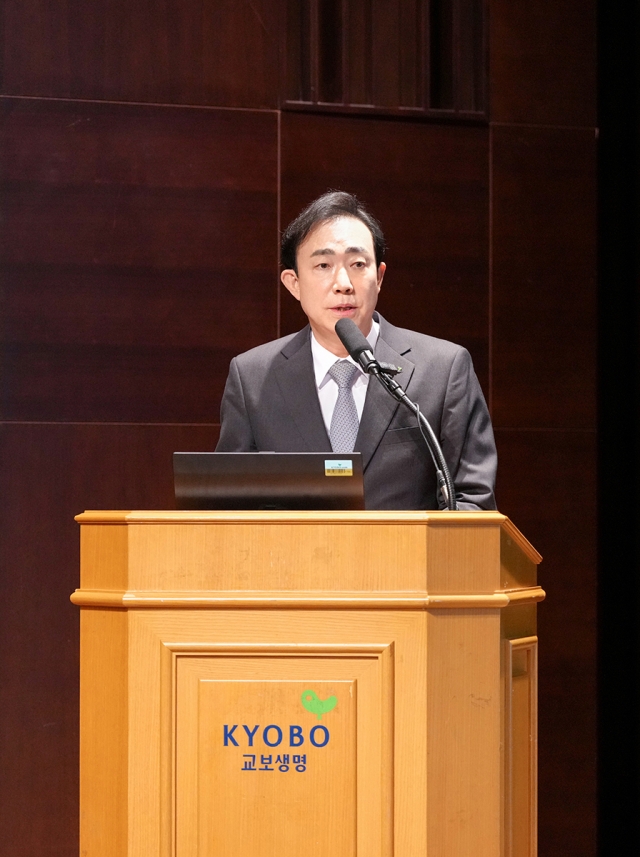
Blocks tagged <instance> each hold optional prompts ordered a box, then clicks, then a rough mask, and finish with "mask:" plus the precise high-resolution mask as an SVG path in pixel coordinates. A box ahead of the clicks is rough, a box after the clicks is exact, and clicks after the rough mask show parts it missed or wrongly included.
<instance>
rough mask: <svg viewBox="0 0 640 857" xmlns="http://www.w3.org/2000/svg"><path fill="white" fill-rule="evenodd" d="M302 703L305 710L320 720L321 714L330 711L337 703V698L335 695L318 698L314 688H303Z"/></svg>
mask: <svg viewBox="0 0 640 857" xmlns="http://www.w3.org/2000/svg"><path fill="white" fill-rule="evenodd" d="M302 704H303V705H304V707H305V708H306V709H307V711H310V712H311V713H312V714H315V715H316V717H317V718H318V720H322V715H323V714H326V713H327V712H328V711H332V710H333V709H334V708H335V707H336V705H337V704H338V700H337V698H336V697H335V696H330V697H328V698H327V699H320V697H319V696H318V694H317V693H316V692H315V690H305V691H304V693H303V694H302Z"/></svg>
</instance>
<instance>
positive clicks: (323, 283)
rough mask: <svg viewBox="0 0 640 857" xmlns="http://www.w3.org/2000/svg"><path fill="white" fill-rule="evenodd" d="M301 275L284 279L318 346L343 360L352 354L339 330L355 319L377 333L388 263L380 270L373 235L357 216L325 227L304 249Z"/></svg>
mask: <svg viewBox="0 0 640 857" xmlns="http://www.w3.org/2000/svg"><path fill="white" fill-rule="evenodd" d="M297 262H298V273H297V274H296V272H295V271H294V270H292V269H287V270H286V271H283V272H282V275H281V279H282V282H283V283H284V285H285V286H286V288H287V289H288V290H289V291H290V292H291V294H292V295H293V296H294V297H295V298H297V299H298V300H299V301H300V304H301V306H302V309H303V310H304V312H305V314H306V315H307V318H308V319H309V323H310V325H311V329H312V330H313V332H314V334H315V337H316V339H317V340H318V342H319V343H320V344H321V345H323V346H324V347H325V348H326V349H328V350H329V351H331V352H332V353H333V354H336V355H337V356H339V357H343V356H345V355H346V353H347V352H346V351H345V348H344V346H343V345H342V343H341V342H340V340H339V339H338V336H337V334H336V332H335V326H336V322H337V321H338V319H341V318H350V319H352V320H353V321H354V322H355V323H356V324H357V325H358V327H359V328H360V330H361V331H362V333H363V334H364V335H365V336H366V335H367V334H368V333H369V331H370V330H371V320H372V318H373V311H374V309H375V308H376V303H377V301H378V292H379V291H380V286H381V285H382V278H383V276H384V272H385V268H386V266H385V264H384V262H383V263H381V265H380V267H379V268H376V259H375V252H374V249H373V236H372V235H371V232H370V231H369V229H368V227H367V226H365V224H364V223H363V222H362V221H361V220H358V219H357V218H355V217H338V218H336V219H335V220H329V221H326V222H325V223H319V224H318V225H317V226H315V227H314V228H313V229H312V230H311V232H310V233H309V234H308V235H307V237H306V238H305V240H304V241H303V242H302V244H300V246H299V247H298V256H297Z"/></svg>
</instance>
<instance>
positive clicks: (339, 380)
mask: <svg viewBox="0 0 640 857" xmlns="http://www.w3.org/2000/svg"><path fill="white" fill-rule="evenodd" d="M357 371H358V367H357V366H356V365H355V363H351V361H350V360H337V361H336V362H335V363H334V364H333V366H331V368H330V369H329V375H331V377H332V378H333V380H334V381H335V382H336V384H337V385H338V387H339V388H340V389H344V388H345V387H350V386H351V384H352V383H353V378H354V375H355V374H356V372H357Z"/></svg>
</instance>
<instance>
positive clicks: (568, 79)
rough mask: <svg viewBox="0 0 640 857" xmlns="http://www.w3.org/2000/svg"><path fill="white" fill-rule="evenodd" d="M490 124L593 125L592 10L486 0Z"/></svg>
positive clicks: (544, 1) (553, 0) (574, 1)
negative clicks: (489, 45)
mask: <svg viewBox="0 0 640 857" xmlns="http://www.w3.org/2000/svg"><path fill="white" fill-rule="evenodd" d="M490 7H491V13H490V15H489V22H490V28H491V29H490V36H489V39H490V44H491V50H490V51H489V56H490V70H489V79H490V104H491V110H490V115H491V117H492V120H493V121H494V122H509V123H523V124H527V125H529V124H534V125H557V126H561V127H566V126H591V127H593V126H594V125H595V124H596V4H595V2H587V3H585V2H584V0H561V2H558V0H538V2H536V3H514V2H513V0H491V3H490Z"/></svg>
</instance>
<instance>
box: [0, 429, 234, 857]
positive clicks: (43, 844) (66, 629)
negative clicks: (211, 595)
mask: <svg viewBox="0 0 640 857" xmlns="http://www.w3.org/2000/svg"><path fill="white" fill-rule="evenodd" d="M217 434H218V429H217V426H117V425H110V426H105V425H42V424H41V425H33V424H32V425H20V424H14V425H9V424H4V425H2V426H0V472H1V473H2V499H1V501H0V502H1V504H2V506H1V509H0V512H1V514H0V561H1V564H2V574H1V575H0V603H1V604H2V620H1V621H0V686H2V689H3V692H2V729H1V730H0V758H1V759H2V776H0V841H1V842H2V849H1V850H2V853H3V854H7V855H11V857H32V855H38V857H77V854H78V844H77V838H78V833H77V831H78V630H79V621H78V616H79V612H78V609H77V608H76V607H74V606H73V605H72V604H71V603H70V602H69V595H70V594H71V593H72V592H73V590H74V589H75V588H76V587H77V586H78V585H79V532H78V526H77V524H75V522H74V520H73V517H74V515H76V514H78V512H81V511H83V510H84V509H87V508H90V509H113V508H116V509H117V508H119V509H131V508H143V509H144V508H160V509H162V508H174V503H173V494H172V471H171V453H172V452H173V451H174V450H178V449H180V450H185V451H189V450H198V449H212V448H213V447H214V445H215V443H216V441H217Z"/></svg>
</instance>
